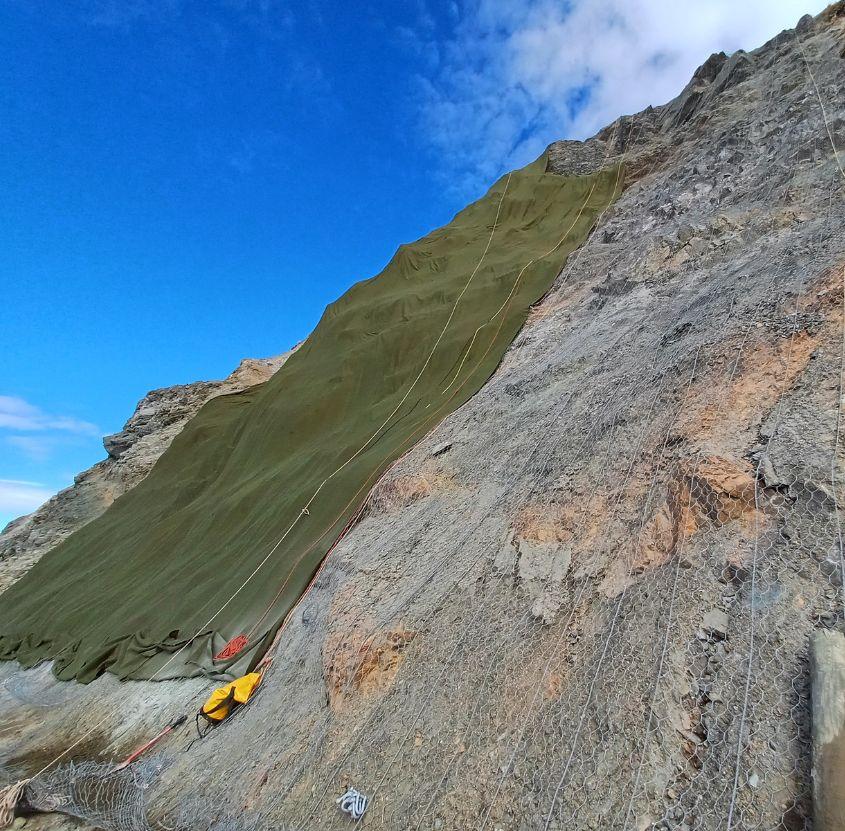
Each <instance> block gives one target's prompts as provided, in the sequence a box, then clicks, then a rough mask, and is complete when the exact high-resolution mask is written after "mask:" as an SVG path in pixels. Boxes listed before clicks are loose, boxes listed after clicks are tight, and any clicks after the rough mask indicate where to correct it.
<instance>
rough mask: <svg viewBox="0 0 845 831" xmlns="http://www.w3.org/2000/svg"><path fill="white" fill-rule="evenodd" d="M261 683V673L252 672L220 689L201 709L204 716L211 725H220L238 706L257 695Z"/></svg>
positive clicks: (200, 713) (200, 712) (199, 714)
mask: <svg viewBox="0 0 845 831" xmlns="http://www.w3.org/2000/svg"><path fill="white" fill-rule="evenodd" d="M260 683H261V673H260V672H250V673H249V674H248V675H244V676H242V677H241V678H236V679H235V680H234V681H232V682H231V683H229V684H226V686H225V687H218V688H217V689H216V690H215V691H214V692H213V693H212V694H211V695H210V696H209V697H208V701H206V702H205V704H203V705H202V707H201V708H200V711H199V713H198V714H197V715H198V716H202V717H203V718H204V719H205V720H206V721H207V722H208V723H209V724H220V722H221V721H223V719H225V718H226V717H227V716H228V715H229V713H231V712H232V709H233V708H234V707H235V706H237V705H238V704H246V703H247V701H249V700H250V698H252V696H253V695H255V691H256V690H257V689H258V685H259V684H260Z"/></svg>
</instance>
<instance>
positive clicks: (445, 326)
mask: <svg viewBox="0 0 845 831" xmlns="http://www.w3.org/2000/svg"><path fill="white" fill-rule="evenodd" d="M511 175H512V174H511V173H508V175H507V177H506V178H505V185H504V187H503V188H502V195H501V196H500V197H499V202H498V204H497V206H496V216H495V218H494V220H493V225H492V227H491V229H490V236H489V237H488V238H487V244H486V246H485V247H484V251H483V252H482V254H481V257H480V258H479V260H478V263H477V264H476V266H475V268H474V269H473V271H472V273H471V274H470V276H469V278H468V279H467V281H466V283H465V285H464V287H463V289H462V290H461V292H460V294H459V295H458V297H457V298H456V300H455V302H454V304H453V305H452V309H451V311H450V312H449V316H448V318H447V319H446V322H445V323H444V324H443V328H442V329H441V331H440V334H439V335H438V336H437V339H436V340H435V342H434V345H433V346H432V347H431V350H430V351H429V353H428V356H427V357H426V359H425V362H424V363H423V366H422V368H421V369H420V371H419V373H417V376H416V378H414V380H413V382H412V383H411V386H410V387H408V390H407V391H406V392H405V395H404V396H402V399H401V400H400V401H399V403H398V404H397V405H396V407H394V409H393V410H392V411H391V413H390V414H389V415H388V416H387V418H386V419H385V420H384V421H383V422H382V423H381V425H380V426H379V427H378V428H377V429H376V431H375V432H374V433H373V434H372V435H371V436H370V438H369V439H367V441H366V442H364V444H362V445H361V447H359V448H358V450H356V451H355V453H353V454H352V455H351V456H350V457H349V458H348V459H347V460H346V461H345V462H344V463H343V464H342V465H340V466H339V467H338V468H337V469H336V470H334V471H333V472H332V473H330V474H329V475H328V476H326V478H325V479H323V481H322V482H321V483H320V485H319V486H318V487H317V489H316V490H315V491H314V493H313V494H312V495H311V497H310V498H309V500H308V501H307V502H306V503H305V505H304V506H303V508H302V510H301V511H300V513H299V514H297V516H296V519H294V521H293V522H292V523H291V524H290V525H289V526H288V528H287V530H285V532H284V533H283V534H282V536H281V537H279V539H278V540H277V541H276V543H275V544H274V545H273V547H272V548H271V549H270V551H268V552H267V554H266V556H265V557H264V558H263V559H262V560H261V561H260V562H259V563H258V565H257V566H256V567H255V568H254V569H253V570H252V572H251V573H250V574H249V575H248V576H247V577H246V579H245V580H244V581H243V582H242V583H241V584H240V585H239V586H238V588H237V589H236V590H235V591H234V592H233V593H232V595H231V596H230V597H229V598H228V600H226V602H225V603H223V605H222V606H220V608H219V609H217V611H216V612H214V614H213V615H212V616H211V617H210V618H209V619H208V620H207V621H206V622H205V623H204V624H203V625H202V626H201V627H199V629H197V631H196V632H195V633H194V635H193V636H192V637H191V638H189V639H188V640H187V641H186V642H185V644H184V645H183V646H181V647H180V648H179V649H178V650H176V651H175V652H174V653H173V655H171V657H170V658H169V659H168V660H167V661H166V662H165V663H164V664H163V665H162V666H161V667H159V669H158V670H156V672H154V673H153V674H152V675H151V676H150V678H149V679H147V680H149V681H155V680H156V679H157V678H159V677H160V675H161V673H162V672H164V670H165V669H167V667H168V666H170V664H172V663H173V661H175V660H176V658H178V657H179V655H180V654H181V653H182V652H184V651H185V649H187V648H188V646H190V644H191V643H193V641H194V639H195V638H197V637H198V636H199V635H200V634H202V633H203V632H204V631H206V630H207V629H208V627H209V626H210V625H211V624H212V623H213V622H214V620H215V619H216V618H217V616H218V615H219V614H220V613H221V612H223V611H224V610H225V609H226V607H227V606H228V605H229V604H230V603H231V602H232V601H233V600H234V599H235V598H236V597H237V596H238V595H239V594H240V593H241V592H242V591H243V590H244V588H246V586H247V585H248V584H249V583H250V582H251V581H252V579H253V578H254V577H255V576H256V575H257V574H258V572H259V571H260V570H261V569H262V568H263V567H264V565H265V564H266V563H267V561H268V560H269V559H270V557H272V556H273V554H275V553H276V551H277V550H278V548H279V546H280V545H281V544H282V543H283V542H284V540H285V539H286V538H287V536H288V535H289V534H290V532H291V531H292V530H293V529H294V527H295V526H296V524H297V523H298V522H299V520H300V519H302V517H303V516H307V515H308V513H309V507H310V506H311V504H312V503H313V501H314V500H315V499H316V498H317V496H318V494H319V493H320V491H321V490H322V489H323V487H324V486H325V485H326V484H327V483H328V482H329V481H330V480H331V479H333V478H334V477H335V476H337V474H338V473H340V472H341V471H342V470H343V469H344V468H345V467H346V466H347V465H348V464H350V463H351V462H352V461H353V460H354V459H355V458H357V457H358V456H359V455H360V454H361V453H363V452H364V450H365V449H366V448H367V447H368V446H369V445H370V443H371V442H372V441H373V440H374V439H375V438H376V436H378V434H379V433H380V432H381V431H382V430H383V429H384V428H385V427H386V426H387V424H388V422H389V421H390V420H391V419H392V418H393V416H394V415H396V413H397V412H398V411H399V409H400V408H401V407H402V405H403V404H404V403H405V402H406V401H407V400H408V396H409V395H410V394H411V392H412V391H413V389H414V387H416V385H417V383H418V382H419V380H420V378H421V377H422V375H423V373H424V372H425V370H426V368H427V367H428V365H429V364H430V363H431V359H432V357H433V356H434V352H435V350H436V349H437V347H438V346H439V344H440V341H441V340H442V339H443V336H444V335H445V334H446V330H447V329H448V327H449V324H450V323H451V322H452V318H453V317H454V316H455V312H456V310H457V308H458V304H459V303H460V302H461V300H462V299H463V296H464V295H465V294H466V292H467V291H468V289H469V287H470V284H471V283H472V281H473V278H474V277H475V275H476V274H477V273H478V269H479V268H481V265H482V263H483V262H484V259H485V257H486V256H487V252H488V251H489V250H490V244H491V243H492V241H493V235H494V234H495V233H496V228H497V227H498V224H499V216H500V213H501V210H502V203H503V201H504V199H505V194H506V193H507V191H508V186H509V184H510V180H511ZM206 605H207V604H206ZM105 721H106V719H105V718H103V719H101V720H100V721H99V722H97V723H95V724H94V725H93V726H92V727H91V728H89V729H88V730H87V731H86V732H85V733H83V734H82V735H81V736H80V737H79V738H78V739H77V740H76V741H75V742H73V743H72V744H70V745H68V747H66V748H65V749H64V750H63V751H62V752H61V753H59V754H58V755H57V756H56V757H55V758H54V759H52V760H51V761H50V762H48V763H47V764H46V765H44V767H42V768H41V770H39V771H38V773H36V774H35V776H40V775H41V774H42V773H44V772H45V771H47V770H49V769H50V768H51V767H52V766H53V765H54V764H56V762H58V761H59V760H60V759H62V758H63V757H64V756H66V755H67V754H68V753H70V751H71V750H73V749H74V748H75V747H77V746H78V745H79V744H80V743H81V742H83V741H84V740H85V739H86V738H87V737H88V736H89V735H91V733H93V732H94V731H95V730H96V729H97V728H99V727H100V726H101V725H102V724H104V723H105Z"/></svg>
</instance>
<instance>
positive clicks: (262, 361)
mask: <svg viewBox="0 0 845 831" xmlns="http://www.w3.org/2000/svg"><path fill="white" fill-rule="evenodd" d="M291 354H292V351H291V352H285V353H284V354H282V355H279V356H277V357H274V358H259V359H256V358H245V359H244V360H243V361H241V363H240V364H239V365H238V367H237V369H235V371H234V372H232V373H231V374H230V375H229V376H228V377H226V378H224V379H223V380H222V381H198V382H196V383H194V384H179V385H177V386H173V387H164V388H162V389H157V390H152V391H151V392H148V393H147V394H146V395H145V396H144V397H143V398H142V399H141V400H140V401H139V402H138V405H137V406H136V407H135V412H134V413H133V414H132V417H131V418H130V419H129V421H127V422H126V424H125V425H124V426H123V429H122V430H121V431H120V432H119V433H114V434H112V435H110V436H105V437H104V438H103V446H104V447H105V450H106V452H107V453H108V458H106V459H104V460H103V461H101V462H97V464H95V465H94V466H93V467H90V468H88V470H85V471H83V472H82V473H79V474H77V475H76V476H75V477H74V480H73V484H72V485H71V486H70V487H68V488H65V489H64V490H61V491H59V492H58V493H57V494H56V495H55V496H54V497H52V498H51V499H49V500H48V501H47V502H45V503H44V504H43V505H42V506H41V507H40V508H38V509H37V510H36V511H34V512H33V513H31V514H27V515H26V516H23V517H20V518H19V519H16V520H13V521H12V522H10V523H9V524H8V525H7V526H6V527H5V528H4V529H3V532H2V533H0V563H2V564H3V565H2V568H0V591H2V590H3V589H5V588H6V587H7V586H9V585H11V584H12V583H13V582H14V581H15V580H17V578H18V577H20V576H21V575H22V574H24V573H25V572H26V570H27V569H29V568H30V567H31V566H32V565H34V564H35V563H36V562H37V561H38V559H39V558H40V557H41V556H42V555H43V554H44V553H45V552H46V551H49V550H50V549H51V548H52V547H53V546H55V545H57V544H58V543H60V542H61V541H62V540H63V539H65V537H67V536H69V535H70V534H72V533H73V532H74V531H76V530H77V529H79V528H81V527H82V526H83V525H85V524H86V523H88V522H90V521H91V520H92V519H96V517H98V516H100V514H102V513H103V511H105V510H106V508H108V507H109V505H111V504H112V502H114V500H115V499H117V498H118V497H119V496H121V495H122V494H124V493H126V491H128V490H129V489H130V488H133V487H135V485H137V484H138V483H139V482H140V481H141V480H142V479H143V478H144V477H145V476H146V475H147V474H148V473H149V472H150V470H152V467H153V465H154V464H155V463H156V460H157V459H158V457H159V456H161V454H162V453H164V451H165V450H167V448H168V446H169V445H170V442H172V441H173V439H174V437H175V436H176V435H177V434H178V433H179V431H180V430H181V429H182V428H183V427H184V426H185V424H187V423H188V421H189V420H190V419H191V418H192V417H193V416H194V415H195V414H196V412H197V411H198V410H199V408H200V407H202V405H203V404H205V402H206V401H208V400H209V399H211V398H214V397H215V396H218V395H227V394H229V393H233V392H240V391H241V390H244V389H247V388H248V387H252V386H255V385H256V384H261V383H263V382H264V381H266V380H267V379H268V378H269V377H270V376H271V375H273V373H274V372H276V370H277V369H279V367H280V366H282V364H284V362H285V361H286V360H287V359H288V357H289V356H290V355H291Z"/></svg>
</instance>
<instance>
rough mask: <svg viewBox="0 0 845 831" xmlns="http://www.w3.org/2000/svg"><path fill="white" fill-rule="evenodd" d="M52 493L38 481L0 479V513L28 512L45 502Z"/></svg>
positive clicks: (15, 513)
mask: <svg viewBox="0 0 845 831" xmlns="http://www.w3.org/2000/svg"><path fill="white" fill-rule="evenodd" d="M53 493H54V492H53V491H52V490H50V489H49V488H47V487H45V486H44V485H42V484H41V483H39V482H26V481H22V480H19V479H0V514H12V515H17V514H28V513H30V512H31V511H34V510H35V509H36V508H37V507H38V506H39V505H41V504H43V503H44V502H46V501H47V500H48V499H49V498H50V497H51V496H52V495H53Z"/></svg>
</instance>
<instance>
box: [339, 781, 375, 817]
mask: <svg viewBox="0 0 845 831" xmlns="http://www.w3.org/2000/svg"><path fill="white" fill-rule="evenodd" d="M335 802H336V803H337V804H338V805H339V806H340V810H341V811H343V813H344V814H349V816H350V817H351V818H352V819H353V820H355V822H358V820H359V819H361V817H363V816H364V812H365V811H366V810H367V805H368V804H369V802H370V799H369V797H367V796H364V794H362V793H361V792H360V791H356V790H355V788H350V789H349V790H348V791H347V792H346V793H345V794H343V796H339V797H338V798H337V799H336V800H335Z"/></svg>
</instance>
